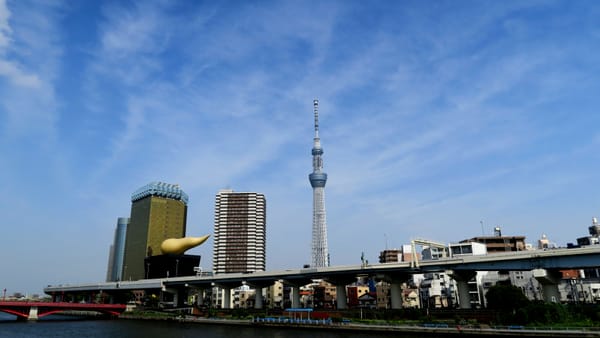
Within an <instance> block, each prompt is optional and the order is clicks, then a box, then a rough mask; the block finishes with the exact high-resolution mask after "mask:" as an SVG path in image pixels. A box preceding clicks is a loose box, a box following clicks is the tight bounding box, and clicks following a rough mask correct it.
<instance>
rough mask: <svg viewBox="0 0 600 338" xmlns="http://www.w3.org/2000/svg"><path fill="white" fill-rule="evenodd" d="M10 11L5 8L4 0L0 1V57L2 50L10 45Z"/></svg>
mask: <svg viewBox="0 0 600 338" xmlns="http://www.w3.org/2000/svg"><path fill="white" fill-rule="evenodd" d="M9 18H10V11H9V10H8V7H7V6H6V0H0V55H2V54H3V49H4V48H6V47H7V46H8V44H9V43H10V34H11V33H12V30H11V29H10V25H9V23H8V19H9Z"/></svg>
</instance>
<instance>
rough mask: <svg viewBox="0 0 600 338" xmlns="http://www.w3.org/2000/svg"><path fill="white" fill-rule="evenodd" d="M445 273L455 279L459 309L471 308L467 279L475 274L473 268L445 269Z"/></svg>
mask: <svg viewBox="0 0 600 338" xmlns="http://www.w3.org/2000/svg"><path fill="white" fill-rule="evenodd" d="M446 274H447V275H448V276H450V277H451V278H452V279H454V280H455V281H456V287H457V289H458V304H459V307H460V308H461V309H470V308H471V295H470V293H469V281H470V280H471V279H473V277H475V276H476V275H477V271H473V270H460V271H457V270H446Z"/></svg>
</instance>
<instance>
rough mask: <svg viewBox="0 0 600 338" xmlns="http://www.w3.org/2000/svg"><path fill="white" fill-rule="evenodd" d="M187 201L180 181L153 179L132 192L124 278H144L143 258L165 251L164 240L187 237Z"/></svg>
mask: <svg viewBox="0 0 600 338" xmlns="http://www.w3.org/2000/svg"><path fill="white" fill-rule="evenodd" d="M187 203H188V195H187V194H186V193H185V192H183V190H181V188H179V185H177V184H168V183H163V182H152V183H150V184H148V185H146V186H143V187H141V188H140V189H138V190H137V191H136V192H134V193H133V194H132V195H131V220H130V223H129V226H128V227H127V236H126V238H125V259H124V262H123V280H138V279H143V278H144V277H145V274H144V268H145V267H144V258H146V257H149V256H155V255H160V254H162V252H161V250H160V245H161V244H162V242H163V241H164V240H165V239H167V238H181V237H185V227H186V219H187Z"/></svg>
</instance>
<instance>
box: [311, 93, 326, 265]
mask: <svg viewBox="0 0 600 338" xmlns="http://www.w3.org/2000/svg"><path fill="white" fill-rule="evenodd" d="M313 106H314V113H315V138H314V142H313V148H312V156H313V162H312V163H313V172H312V174H310V175H308V179H309V180H310V185H311V186H312V188H313V225H312V265H311V266H313V267H325V266H329V251H328V250H327V217H326V214H325V183H326V182H327V174H326V173H324V172H323V159H322V158H321V156H322V155H323V148H321V139H320V138H319V100H314V101H313Z"/></svg>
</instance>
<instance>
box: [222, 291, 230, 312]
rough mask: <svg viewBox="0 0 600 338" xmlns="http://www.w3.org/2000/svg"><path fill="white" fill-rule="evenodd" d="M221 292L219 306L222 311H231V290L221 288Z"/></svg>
mask: <svg viewBox="0 0 600 338" xmlns="http://www.w3.org/2000/svg"><path fill="white" fill-rule="evenodd" d="M221 289H222V290H223V291H222V292H223V303H221V306H222V307H223V309H231V288H230V287H222V288H221Z"/></svg>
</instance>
